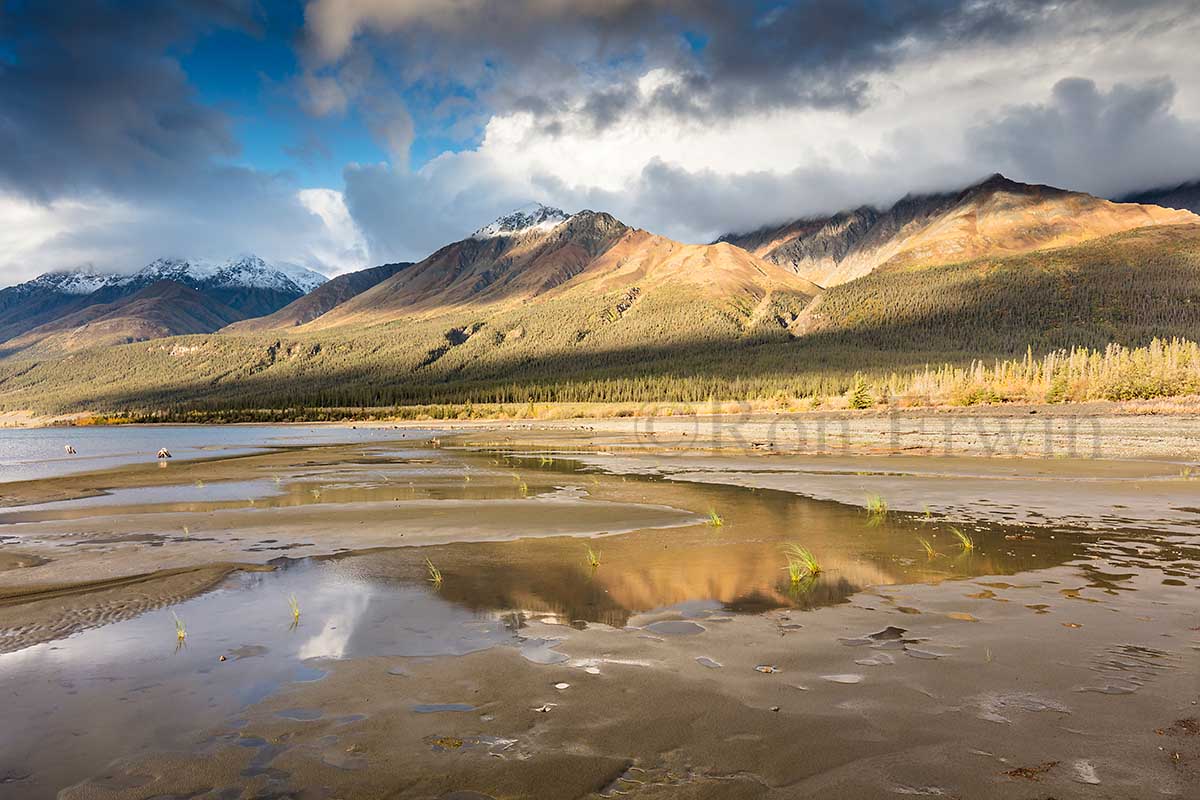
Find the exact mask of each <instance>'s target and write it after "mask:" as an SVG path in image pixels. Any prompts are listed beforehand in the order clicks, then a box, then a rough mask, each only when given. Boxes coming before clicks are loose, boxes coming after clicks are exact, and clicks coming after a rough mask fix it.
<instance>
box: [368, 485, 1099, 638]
mask: <svg viewBox="0 0 1200 800" xmlns="http://www.w3.org/2000/svg"><path fill="white" fill-rule="evenodd" d="M636 491H637V492H638V493H639V496H641V495H642V493H645V498H644V501H645V502H662V503H664V504H670V505H672V506H674V507H691V508H705V507H713V506H714V505H715V506H716V507H719V508H721V509H722V510H723V511H725V512H726V515H725V519H726V523H725V525H724V526H722V527H721V528H719V529H713V528H709V527H707V526H695V527H690V528H675V529H670V530H657V531H639V532H635V533H631V534H625V535H620V536H611V537H604V538H600V539H592V540H588V543H589V544H590V545H591V546H592V547H593V548H594V549H596V550H598V551H600V554H601V565H600V567H599V568H597V569H595V570H593V569H591V568H589V567H588V565H587V564H586V562H585V558H584V547H585V545H584V542H583V541H581V540H579V539H571V538H561V537H560V538H553V539H525V540H517V541H510V542H490V543H477V544H454V545H447V546H442V547H426V548H413V549H404V550H397V551H389V552H375V553H372V554H370V555H363V556H351V557H348V558H347V559H346V562H353V564H354V571H355V573H356V575H358V576H359V577H365V578H368V579H371V580H388V581H390V580H402V581H421V580H423V578H424V559H425V558H426V557H427V556H428V557H430V558H432V559H433V560H434V561H435V562H436V563H437V565H438V567H439V569H441V571H442V573H443V574H444V576H445V582H444V584H443V586H442V588H441V589H440V595H441V597H442V598H443V599H446V600H449V601H452V602H454V603H457V604H459V605H461V606H464V607H466V608H470V609H473V610H477V611H489V612H490V611H497V610H499V611H506V610H513V609H520V610H522V611H526V612H531V613H536V614H550V615H554V616H556V617H558V618H559V619H561V620H562V621H564V622H570V621H574V620H587V621H590V622H603V623H606V624H609V625H613V626H623V625H625V624H626V622H627V620H628V619H629V617H630V616H631V615H633V614H637V613H640V612H645V611H650V610H654V609H659V608H664V607H668V606H677V605H679V604H681V603H685V602H688V601H696V600H705V601H715V602H717V603H720V604H721V605H723V606H724V607H725V608H727V609H728V610H731V611H744V612H756V611H762V610H768V609H772V608H783V607H792V608H800V609H812V608H819V607H822V606H829V605H835V604H838V603H842V602H846V601H847V600H848V599H849V598H850V597H851V596H852V595H853V594H855V593H856V592H859V591H861V590H863V589H864V588H867V587H870V586H879V585H889V584H902V583H936V582H939V581H942V580H946V579H955V578H965V577H972V576H980V575H1006V574H1012V573H1015V572H1019V571H1022V570H1027V569H1037V568H1045V567H1050V566H1055V565H1058V564H1062V563H1064V562H1065V561H1068V560H1071V559H1073V558H1076V557H1078V556H1079V555H1080V554H1081V553H1082V552H1083V550H1084V546H1085V540H1084V539H1082V538H1080V537H1079V536H1074V535H1073V536H1069V537H1068V536H1061V537H1059V538H1058V539H1051V538H1050V537H1049V535H1048V534H1044V533H1043V534H1039V535H1037V536H1036V538H1032V539H1021V538H1018V536H1019V534H1018V532H1017V531H1015V530H1014V529H1011V528H1001V527H998V526H992V527H987V528H982V529H975V528H972V529H971V531H970V535H971V536H972V538H973V539H974V542H975V549H974V550H973V551H971V552H963V551H962V549H961V547H958V546H957V544H955V542H956V541H957V540H955V539H954V538H953V536H952V535H951V534H950V532H949V529H948V527H947V526H939V525H938V524H937V523H922V522H921V521H917V520H912V519H910V518H908V517H902V516H899V515H891V516H889V517H887V518H886V519H884V520H883V521H882V522H879V523H878V524H873V525H868V524H866V523H867V519H866V517H865V515H864V513H863V512H862V511H861V510H860V509H855V508H850V507H847V506H843V505H839V504H836V503H829V502H821V501H814V500H809V499H806V498H802V497H797V496H794V495H790V494H785V493H780V492H767V491H759V492H750V491H747V490H742V489H731V488H729V487H719V486H711V485H708V486H706V485H700V484H696V485H679V484H663V483H659V482H639V485H638V487H637V490H636ZM660 494H661V495H662V496H661V497H660V496H658V495H660ZM1006 536H1008V537H1009V538H1006ZM918 537H921V538H925V539H927V540H928V541H931V542H932V543H933V546H934V547H935V550H936V551H937V555H936V556H935V557H933V558H930V557H928V556H927V555H926V553H925V552H924V549H923V547H922V545H921V543H920V541H919V538H918ZM796 541H802V542H803V543H804V544H805V546H806V547H808V548H809V549H811V550H812V551H813V552H814V554H816V556H817V558H818V559H819V561H820V562H821V565H822V567H823V570H822V572H821V574H820V575H818V576H816V577H815V578H814V579H812V580H809V581H805V582H803V583H801V584H800V585H799V586H793V585H792V584H791V583H790V582H789V581H788V578H787V573H786V571H785V566H786V562H785V558H784V555H783V551H782V546H783V545H784V544H786V543H789V542H796ZM348 565H349V564H347V566H348Z"/></svg>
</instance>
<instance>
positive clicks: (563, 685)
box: [554, 683, 571, 689]
mask: <svg viewBox="0 0 1200 800" xmlns="http://www.w3.org/2000/svg"><path fill="white" fill-rule="evenodd" d="M554 688H555V689H570V688H571V684H569V683H556V684H554Z"/></svg>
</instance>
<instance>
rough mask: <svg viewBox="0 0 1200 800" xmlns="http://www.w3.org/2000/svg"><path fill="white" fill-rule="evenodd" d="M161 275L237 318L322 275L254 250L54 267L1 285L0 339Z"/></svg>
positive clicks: (299, 291)
mask: <svg viewBox="0 0 1200 800" xmlns="http://www.w3.org/2000/svg"><path fill="white" fill-rule="evenodd" d="M163 280H169V281H174V282H176V283H180V284H182V285H185V286H190V287H191V288H193V289H196V290H197V291H199V292H201V293H202V294H205V295H207V296H209V297H210V298H211V299H212V300H214V301H215V302H217V303H219V304H220V305H223V306H228V307H229V308H231V309H233V310H234V311H235V312H237V316H236V317H235V318H236V319H245V318H247V317H256V316H261V315H264V314H270V313H273V312H275V311H277V310H278V309H279V308H281V307H283V306H285V305H287V304H288V303H290V302H292V301H293V300H295V299H296V298H298V297H301V296H303V295H304V294H307V293H308V292H309V291H310V290H312V289H314V288H316V287H317V286H320V285H321V284H323V283H325V282H326V280H327V278H325V276H324V275H321V274H320V273H317V272H314V271H312V270H308V269H305V268H303V267H296V266H293V265H287V264H282V265H281V264H269V263H268V262H266V261H264V260H263V259H262V258H259V257H258V256H254V255H243V256H238V257H235V258H230V259H227V260H226V261H224V262H213V261H207V260H204V259H181V258H158V259H155V260H154V261H151V262H150V263H149V264H147V265H146V266H144V267H142V268H141V269H139V270H137V271H136V272H132V273H116V272H100V271H96V270H92V269H76V270H56V271H51V272H47V273H43V274H42V275H39V276H38V277H36V278H34V279H32V280H29V281H26V282H25V283H21V284H17V285H16V286H10V287H7V288H4V289H0V342H5V341H7V340H10V339H12V338H14V337H17V336H21V335H22V334H25V333H26V332H28V331H31V330H34V329H35V328H38V327H40V326H42V325H45V324H47V323H50V322H53V321H54V320H56V319H59V318H62V317H65V316H67V315H70V314H74V313H76V312H78V311H81V310H83V309H85V308H87V307H88V306H92V305H105V304H110V303H115V302H117V301H119V300H121V299H122V298H125V297H129V296H132V295H135V294H137V293H138V292H139V291H141V290H142V289H145V288H146V287H148V286H151V285H153V284H154V283H157V282H159V281H163ZM231 321H232V320H231Z"/></svg>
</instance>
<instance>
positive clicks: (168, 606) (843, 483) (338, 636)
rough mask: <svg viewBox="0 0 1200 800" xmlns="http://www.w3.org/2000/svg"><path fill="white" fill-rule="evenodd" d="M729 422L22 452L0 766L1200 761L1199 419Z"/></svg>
mask: <svg viewBox="0 0 1200 800" xmlns="http://www.w3.org/2000/svg"><path fill="white" fill-rule="evenodd" d="M806 419H809V420H811V417H807V418H806ZM647 424H650V425H652V429H650V430H647V428H646V426H647ZM697 424H698V421H697V420H696V419H683V420H662V419H656V420H653V421H649V420H623V419H618V420H589V421H569V422H562V423H539V424H531V423H488V424H471V425H463V426H455V428H456V429H455V430H449V426H447V428H448V429H447V430H446V431H444V432H441V433H438V434H430V435H428V436H424V437H422V438H419V439H417V440H414V437H411V436H410V437H408V438H406V439H404V440H400V439H398V438H397V439H396V440H394V441H388V440H385V439H384V438H382V437H381V438H380V439H379V440H377V441H370V442H366V443H357V444H353V445H346V444H340V445H320V446H312V447H305V446H287V447H273V448H269V449H267V450H266V452H255V453H251V454H245V455H237V456H232V457H220V456H218V457H214V458H210V459H197V460H193V461H188V462H176V463H169V464H168V465H167V466H165V467H162V466H159V465H158V464H157V463H153V462H151V463H147V464H145V465H132V466H125V467H120V468H117V469H110V470H104V471H98V472H91V473H83V474H77V475H65V476H61V477H56V478H45V479H42V480H37V481H27V482H23V483H11V482H10V483H4V484H0V504H2V506H3V507H2V508H0V677H2V679H3V685H4V688H5V694H6V705H5V710H4V711H3V712H2V715H3V716H4V725H3V726H0V795H2V796H13V797H53V796H55V795H56V794H57V793H60V792H61V795H60V796H62V797H71V798H74V797H81V798H82V797H105V798H109V797H111V798H118V797H120V798H135V797H136V798H143V797H147V798H148V797H231V798H232V797H254V796H262V795H294V796H313V797H317V796H326V797H410V796H411V797H460V798H466V797H480V796H482V797H495V798H500V797H593V796H594V797H615V796H627V795H629V796H643V797H658V796H668V795H670V796H672V797H680V796H682V797H816V796H822V797H894V796H897V795H928V796H947V797H1002V798H1007V797H1012V798H1026V797H1032V796H1038V797H1042V796H1054V797H1060V798H1062V797H1114V798H1117V797H1120V798H1128V797H1135V798H1138V797H1162V796H1168V797H1170V796H1177V797H1188V796H1189V793H1190V792H1191V791H1193V790H1194V787H1195V786H1196V785H1197V782H1198V781H1200V722H1197V720H1198V719H1200V706H1197V702H1198V701H1200V685H1198V684H1197V683H1196V675H1197V674H1200V603H1198V602H1197V589H1198V588H1200V544H1198V543H1197V540H1196V538H1195V535H1194V533H1192V527H1193V522H1194V520H1195V519H1196V518H1197V515H1200V480H1196V479H1193V473H1192V469H1193V467H1192V465H1191V462H1190V459H1189V454H1188V452H1187V448H1188V447H1189V445H1187V444H1186V443H1187V442H1189V441H1191V437H1193V436H1194V435H1195V427H1196V426H1195V423H1194V422H1193V421H1192V420H1190V419H1187V418H1180V417H1156V418H1153V419H1150V418H1146V417H1126V418H1125V419H1124V422H1122V420H1120V419H1117V420H1116V421H1115V422H1114V424H1124V425H1125V426H1126V427H1125V428H1124V429H1119V428H1105V429H1103V430H1106V431H1109V432H1110V433H1111V438H1108V439H1105V441H1106V442H1108V444H1104V445H1102V447H1101V450H1100V457H1094V451H1087V452H1078V451H1077V452H1074V453H1072V452H1069V451H1068V452H1065V453H1059V452H1057V451H1052V452H1050V453H1049V454H1048V457H1046V454H1042V455H1037V456H1035V455H1031V453H1030V452H1025V451H1022V452H1013V453H992V454H991V455H990V456H989V455H984V454H982V453H981V452H980V451H979V450H978V449H976V450H969V449H968V450H967V451H965V452H959V451H956V450H955V449H954V448H953V447H951V448H949V450H948V452H947V448H945V447H938V445H937V443H936V442H935V443H933V444H932V445H930V446H928V447H922V448H921V449H919V450H913V449H911V448H910V445H911V444H912V439H911V438H910V439H908V440H905V439H904V438H903V437H901V441H902V442H905V441H906V442H907V443H905V444H901V445H900V446H899V447H891V446H890V445H889V443H888V441H887V440H886V439H884V440H882V441H880V440H879V438H878V437H875V440H874V444H871V436H869V435H868V434H866V433H863V434H862V443H861V444H856V445H853V446H846V447H841V448H828V447H826V448H820V447H817V446H815V445H814V441H815V440H814V439H813V437H807V438H806V440H805V441H804V442H800V441H799V439H796V438H792V439H790V440H786V441H785V437H784V436H781V435H779V434H778V433H776V434H774V436H773V438H772V436H770V435H768V434H770V433H771V431H770V430H768V428H770V426H772V425H774V426H775V427H774V430H775V431H778V430H779V424H780V423H779V422H778V421H776V420H774V419H757V418H756V419H749V420H742V421H736V420H734V421H730V420H728V419H717V420H715V421H714V423H713V424H715V425H716V426H717V428H716V429H717V430H718V431H719V434H720V435H719V436H716V437H715V439H716V440H717V441H715V443H714V437H699V436H698V435H697V431H698V430H699V429H698V428H697V427H696V425H697ZM789 424H790V423H789ZM887 424H889V425H890V424H892V422H891V421H888V423H887ZM989 424H990V423H989ZM985 427H986V426H985ZM1155 429H1157V430H1158V431H1159V433H1158V434H1157V436H1158V445H1157V447H1156V446H1154V445H1153V441H1151V440H1152V439H1153V438H1154V434H1152V431H1153V430H1155ZM930 430H932V428H931V429H930ZM1122 430H1123V431H1124V432H1121V431H1122ZM685 434H686V435H685ZM921 435H923V436H924V435H926V434H921ZM928 435H929V436H931V437H932V436H933V434H932V433H930V434H928ZM856 436H857V434H856ZM701 438H704V439H705V440H704V441H699V440H700V439H701ZM826 441H828V440H826ZM980 441H982V440H980ZM1114 443H1116V444H1114ZM942 444H944V443H942ZM868 445H869V446H868ZM796 547H799V548H803V550H804V551H807V553H808V554H809V555H810V556H811V558H812V560H811V561H810V562H807V564H806V568H798V567H797V565H796V563H795V556H794V555H793V554H794V553H795V548H796ZM789 548H791V549H789ZM790 560H791V561H792V563H789V561H790ZM789 567H791V569H789ZM180 634H182V636H181V635H180ZM17 721H19V722H20V724H15V723H16V722H17ZM67 753H69V754H70V756H69V757H68V758H65V757H64V754H67Z"/></svg>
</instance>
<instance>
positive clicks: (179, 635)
mask: <svg viewBox="0 0 1200 800" xmlns="http://www.w3.org/2000/svg"><path fill="white" fill-rule="evenodd" d="M171 617H172V618H174V620H175V640H176V641H179V642H182V641H183V640H184V639H186V638H187V625H184V624H183V620H181V619H180V618H179V615H178V614H176V613H175V612H174V611H172V612H171Z"/></svg>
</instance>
